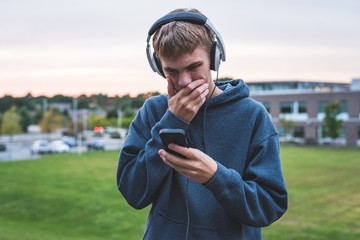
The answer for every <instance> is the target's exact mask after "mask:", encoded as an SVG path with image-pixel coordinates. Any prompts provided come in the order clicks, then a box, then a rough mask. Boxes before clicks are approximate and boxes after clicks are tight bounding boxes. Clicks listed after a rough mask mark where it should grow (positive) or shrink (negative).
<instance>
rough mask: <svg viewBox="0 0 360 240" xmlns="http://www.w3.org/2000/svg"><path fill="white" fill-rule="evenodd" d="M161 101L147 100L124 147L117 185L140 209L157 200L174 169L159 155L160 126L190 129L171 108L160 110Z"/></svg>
mask: <svg viewBox="0 0 360 240" xmlns="http://www.w3.org/2000/svg"><path fill="white" fill-rule="evenodd" d="M153 102H154V101H153ZM159 104H161V103H159V102H155V103H154V104H153V103H151V101H147V102H145V104H144V106H143V107H142V108H141V109H140V110H139V111H138V113H137V116H136V118H135V119H134V121H133V122H132V123H131V125H130V128H129V132H128V135H127V137H126V139H125V141H124V143H123V146H122V149H121V151H120V156H119V161H118V168H117V174H116V180H117V187H118V189H119V191H120V192H121V193H122V195H123V196H124V197H125V199H126V201H127V202H128V203H129V204H130V205H131V206H132V207H134V208H137V209H141V208H144V207H146V206H148V205H149V204H150V203H152V202H153V197H154V196H156V192H157V191H158V189H159V187H160V186H161V184H162V182H163V180H164V179H165V178H166V176H167V175H168V174H171V172H172V170H171V168H170V167H169V166H167V165H166V164H164V163H163V161H162V160H161V159H160V157H159V155H158V150H159V149H160V148H162V143H161V139H160V136H159V131H160V129H162V128H181V129H184V130H186V128H187V127H188V123H187V122H184V121H183V120H181V119H179V118H177V117H176V116H175V115H174V114H172V113H171V112H170V111H169V110H166V109H165V110H164V111H165V113H164V111H163V112H162V113H161V111H160V112H159ZM166 106H167V105H166Z"/></svg>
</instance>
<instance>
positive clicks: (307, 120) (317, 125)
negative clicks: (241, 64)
mask: <svg viewBox="0 0 360 240" xmlns="http://www.w3.org/2000/svg"><path fill="white" fill-rule="evenodd" d="M247 84H248V86H249V88H250V94H251V97H252V98H254V99H255V100H257V101H259V102H261V103H262V104H263V105H264V106H265V107H266V109H267V110H268V112H269V114H270V116H271V118H272V120H273V122H274V124H275V126H276V127H277V129H278V131H279V134H280V137H281V139H287V140H291V141H295V142H298V143H303V144H325V143H328V142H330V140H329V139H326V138H324V137H323V131H322V130H323V119H324V117H325V113H324V109H325V106H326V105H328V104H329V103H331V102H332V101H338V102H339V103H340V106H341V113H340V114H339V115H338V119H341V120H342V127H341V131H340V132H341V133H340V137H339V138H338V139H336V141H335V143H337V144H339V145H346V146H360V79H353V80H352V82H351V83H331V82H305V81H273V82H248V83H247ZM281 119H284V120H286V121H291V122H292V132H291V134H290V136H289V134H286V135H285V133H284V129H283V127H282V126H281V124H280V120H281Z"/></svg>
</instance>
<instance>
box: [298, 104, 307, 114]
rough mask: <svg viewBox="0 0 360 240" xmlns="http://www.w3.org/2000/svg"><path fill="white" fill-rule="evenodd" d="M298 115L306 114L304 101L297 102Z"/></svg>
mask: <svg viewBox="0 0 360 240" xmlns="http://www.w3.org/2000/svg"><path fill="white" fill-rule="evenodd" d="M299 113H307V106H306V102H305V101H300V102H299Z"/></svg>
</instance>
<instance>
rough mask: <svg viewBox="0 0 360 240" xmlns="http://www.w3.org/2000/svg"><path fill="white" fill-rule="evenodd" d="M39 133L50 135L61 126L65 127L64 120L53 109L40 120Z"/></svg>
mask: <svg viewBox="0 0 360 240" xmlns="http://www.w3.org/2000/svg"><path fill="white" fill-rule="evenodd" d="M39 125H40V127H41V131H42V132H45V133H51V132H53V131H55V130H57V129H59V128H60V127H62V126H65V125H66V118H65V117H64V116H63V115H62V114H61V113H59V112H57V111H55V110H54V109H50V110H48V111H46V112H45V114H44V117H43V118H42V119H41V120H40V124H39Z"/></svg>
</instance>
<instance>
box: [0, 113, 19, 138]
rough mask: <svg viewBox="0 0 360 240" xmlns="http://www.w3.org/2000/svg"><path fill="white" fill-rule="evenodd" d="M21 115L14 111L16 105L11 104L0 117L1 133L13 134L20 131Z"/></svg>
mask: <svg viewBox="0 0 360 240" xmlns="http://www.w3.org/2000/svg"><path fill="white" fill-rule="evenodd" d="M20 121H21V117H20V115H19V114H18V113H17V112H16V107H15V106H12V107H11V108H10V109H9V110H7V111H6V112H5V113H4V115H3V117H2V124H1V133H2V134H9V135H14V134H18V133H21V132H22V131H21V124H20Z"/></svg>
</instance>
